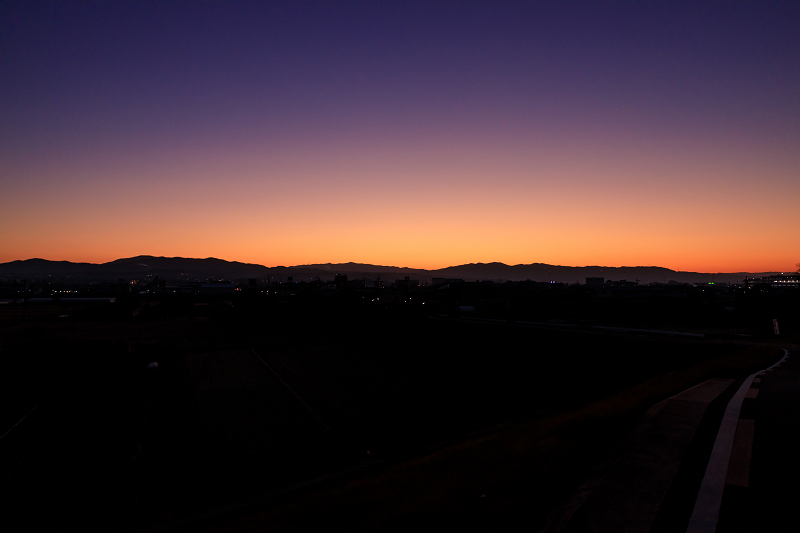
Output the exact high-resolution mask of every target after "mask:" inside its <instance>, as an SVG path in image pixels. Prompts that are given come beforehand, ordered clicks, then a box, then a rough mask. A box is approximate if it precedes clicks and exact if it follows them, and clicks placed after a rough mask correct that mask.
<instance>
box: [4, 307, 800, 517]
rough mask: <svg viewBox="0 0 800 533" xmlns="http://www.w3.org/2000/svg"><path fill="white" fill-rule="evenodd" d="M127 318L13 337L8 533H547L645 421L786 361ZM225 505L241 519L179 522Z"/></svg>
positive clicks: (444, 328) (399, 319) (275, 311)
mask: <svg viewBox="0 0 800 533" xmlns="http://www.w3.org/2000/svg"><path fill="white" fill-rule="evenodd" d="M118 303H119V304H120V305H119V306H117V308H114V309H112V311H109V309H110V308H102V307H91V308H89V307H87V308H85V309H77V310H76V309H73V310H71V311H70V312H69V313H61V311H55V312H56V313H61V314H69V315H70V316H69V317H64V318H62V319H59V318H58V316H56V315H54V313H52V312H51V313H49V314H48V313H47V312H42V311H39V312H38V314H36V313H30V312H29V313H28V315H27V316H26V317H25V318H21V317H19V316H18V315H17V316H6V319H5V320H4V321H3V322H2V323H1V324H0V328H2V329H0V339H2V343H1V344H0V357H2V363H3V366H4V371H3V372H2V377H0V380H2V383H0V387H2V391H3V392H2V394H3V398H2V399H3V402H2V405H3V409H2V410H0V423H1V424H2V425H0V428H2V431H3V432H4V433H5V432H6V431H7V430H9V428H11V427H12V426H13V425H14V424H15V423H17V422H18V421H20V420H21V419H23V417H25V418H24V419H23V420H22V422H19V424H18V425H17V426H16V427H14V428H13V429H11V430H10V431H8V433H7V434H6V435H5V436H4V437H3V438H2V439H0V491H2V498H1V499H0V500H1V501H2V503H0V513H2V521H3V523H4V525H5V526H7V527H4V529H5V530H9V531H15V530H40V529H42V528H48V529H54V528H55V529H61V528H65V527H67V526H74V525H75V524H80V525H81V528H82V529H84V530H104V531H105V530H119V529H125V528H129V527H133V526H138V525H144V524H159V523H161V524H163V523H169V522H170V521H175V520H177V522H175V524H177V525H180V524H183V525H182V526H181V527H183V528H184V529H185V530H194V529H197V528H201V527H202V528H207V529H208V530H226V531H227V530H233V529H260V528H261V527H262V526H264V524H265V523H269V524H270V525H271V526H272V527H273V528H274V529H289V528H294V527H301V528H311V527H315V526H317V525H320V524H325V523H328V522H329V521H330V520H340V521H343V522H347V523H350V524H351V525H353V526H354V528H356V529H359V528H361V529H386V528H392V527H393V526H398V527H404V528H405V527H414V526H415V525H417V524H420V523H423V522H427V521H431V520H432V521H434V522H436V521H439V520H443V521H445V522H447V523H448V524H451V525H452V524H453V523H459V522H461V523H463V525H466V526H469V525H473V526H474V525H476V524H484V525H486V524H487V520H488V521H489V522H488V523H491V524H495V525H498V524H503V523H511V522H512V521H514V520H516V519H517V518H519V517H520V516H524V517H526V518H527V519H528V520H530V522H531V525H532V526H533V527H535V526H536V524H537V523H538V524H541V523H543V521H544V519H545V518H546V516H547V513H548V512H549V510H550V509H551V508H552V507H553V506H554V505H555V504H557V503H558V500H559V498H562V497H564V496H565V495H566V494H567V493H568V492H569V490H571V489H572V488H573V487H574V486H575V484H577V483H578V482H579V480H580V478H581V476H582V475H583V474H585V472H586V471H587V469H589V468H591V466H592V464H594V463H596V462H597V461H599V460H601V459H602V457H603V454H604V453H605V451H607V450H608V449H610V447H611V446H613V444H614V442H616V440H618V439H619V438H620V437H621V436H622V435H624V434H625V432H626V431H628V430H629V429H630V427H632V425H633V424H635V422H636V420H638V417H639V416H641V414H642V413H643V412H644V410H646V409H647V407H649V405H651V404H652V403H655V402H656V401H659V400H660V399H663V398H664V397H666V396H668V395H671V394H674V393H675V392H677V391H678V390H682V389H683V388H686V387H688V386H691V385H693V384H694V383H697V382H699V381H702V380H703V379H707V378H708V377H725V376H730V377H740V376H742V375H746V374H747V373H749V372H750V371H752V369H756V368H762V367H763V366H765V365H764V364H763V363H764V362H765V361H767V360H770V359H771V358H774V353H773V352H774V350H772V349H764V348H758V347H757V346H753V345H752V342H749V343H746V344H742V343H741V341H737V340H735V338H734V337H731V336H730V332H729V331H728V330H726V333H725V334H724V335H716V337H714V336H711V337H710V338H709V337H706V338H681V337H675V336H665V335H638V334H634V335H631V334H617V333H613V332H601V331H593V330H591V328H590V327H588V328H587V327H578V328H575V327H565V326H559V325H558V323H553V324H551V325H550V326H547V327H533V326H525V325H520V324H510V323H507V317H506V316H503V317H502V318H501V320H500V321H499V322H480V321H476V320H466V319H464V318H463V317H459V316H458V314H451V315H450V316H449V317H436V316H429V315H427V314H425V313H422V312H419V308H414V311H413V312H410V311H405V310H403V309H398V308H397V306H395V307H386V308H381V307H370V308H368V309H365V308H361V307H358V305H355V304H353V302H348V301H345V302H343V303H339V304H337V305H327V304H326V305H325V306H319V305H315V304H308V303H306V304H303V303H300V304H295V303H282V304H277V303H275V302H273V303H271V304H269V305H267V306H260V304H259V302H258V301H254V300H253V299H252V298H249V299H239V300H233V301H226V300H223V299H221V298H210V299H209V298H205V299H202V300H191V299H187V298H183V299H172V300H170V299H163V300H161V301H150V302H148V301H145V302H143V304H144V305H142V304H140V303H138V302H134V303H131V302H124V301H123V302H118ZM153 304H156V305H153ZM197 304H200V305H197ZM112 305H113V304H112ZM537 305H540V306H541V305H544V304H537ZM553 305H555V304H553ZM544 307H546V306H544ZM544 307H543V308H544ZM556 307H558V306H557V305H556ZM131 311H137V312H135V313H132V312H131ZM31 314H33V316H31ZM132 314H135V315H136V316H131V315H132ZM559 315H561V316H563V313H561V312H559ZM629 315H630V316H631V317H633V316H636V313H629ZM543 316H544V315H543ZM723 316H724V314H723ZM742 316H747V315H746V314H744V313H743V314H742ZM481 317H483V318H490V317H491V313H488V312H487V313H483V314H482V315H481V316H479V317H478V318H481ZM533 318H536V317H533ZM545 318H546V317H545ZM630 320H631V319H630V318H629V320H627V321H626V322H625V323H624V324H622V325H630ZM789 323H791V322H789ZM635 325H638V326H642V325H647V324H646V323H644V322H642V321H641V320H639V321H638V322H637V323H636V324H635ZM679 325H680V324H679ZM728 329H730V328H728ZM756 329H757V328H756ZM693 331H696V329H695V330H693ZM746 331H747V332H748V333H747V334H748V335H753V334H754V331H753V329H752V328H750V329H747V330H746ZM759 331H760V330H759ZM755 333H756V334H758V331H756V332H755ZM747 339H748V340H749V341H759V338H758V337H754V338H753V337H748V338H747ZM759 342H760V341H759ZM152 361H157V362H158V369H157V370H147V368H146V366H147V364H148V363H150V362H152ZM770 362H771V361H770ZM759 365H761V366H759ZM31 409H33V410H32V411H31ZM26 415H27V416H26ZM587 439H590V441H588V442H587ZM367 452H369V453H367ZM353 469H355V470H353ZM346 471H349V473H346V474H341V472H346ZM330 476H333V477H330ZM320 477H323V478H326V477H327V478H328V479H327V480H326V481H322V482H319V483H314V484H311V485H307V486H305V487H303V488H300V489H296V490H293V491H290V492H288V493H282V492H281V491H282V490H283V489H285V488H286V487H290V486H295V485H296V484H298V483H303V482H305V481H307V480H312V479H317V478H320ZM275 494H282V495H278V496H275ZM481 494H488V495H489V496H488V498H482V499H481V498H480V495H481ZM499 494H502V497H499V496H497V495H499ZM332 502H337V503H335V504H334V503H332ZM243 504H247V505H246V506H245V507H241V505H243ZM225 506H232V507H235V508H238V510H234V511H231V512H229V513H227V514H221V515H216V516H215V517H213V518H210V519H207V520H205V521H200V522H191V521H190V522H186V520H188V519H190V518H191V517H194V516H197V515H198V514H199V513H200V514H202V513H204V512H208V511H209V510H212V511H213V510H218V509H222V508H224V507H225ZM299 509H302V511H299ZM265 513H266V514H265ZM265 516H268V517H269V518H264V517H265ZM259 517H261V518H259ZM456 517H458V518H457V519H456ZM454 520H455V522H454Z"/></svg>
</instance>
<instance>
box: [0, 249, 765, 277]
mask: <svg viewBox="0 0 800 533" xmlns="http://www.w3.org/2000/svg"><path fill="white" fill-rule="evenodd" d="M336 274H347V275H348V276H350V277H352V278H357V277H358V278H360V277H365V278H377V277H381V278H383V279H386V280H389V281H392V280H394V279H395V276H396V277H397V278H402V277H404V276H414V279H418V280H419V281H420V282H423V283H424V282H427V281H430V280H432V279H433V278H451V279H452V278H454V279H463V280H465V281H480V280H492V281H498V282H500V281H524V280H531V281H539V282H547V281H553V282H560V283H576V282H579V283H584V282H585V279H586V278H587V277H604V278H605V279H607V280H609V279H612V280H620V279H627V280H630V281H634V280H639V282H640V283H652V282H658V283H667V282H669V281H677V282H681V283H710V282H719V283H722V282H730V283H738V282H741V281H742V280H743V279H744V278H745V277H746V276H747V277H758V276H764V275H770V274H772V272H758V273H748V272H733V273H719V272H718V273H705V272H684V271H676V270H671V269H668V268H664V267H657V266H633V267H627V266H623V267H608V266H578V267H574V266H562V265H548V264H545V263H531V264H520V265H506V264H505V263H469V264H465V265H457V266H451V267H446V268H440V269H434V270H427V269H418V268H408V267H394V266H382V265H370V264H363V263H325V264H310V265H295V266H276V267H266V266H264V265H259V264H254V263H241V262H238V261H225V260H223V259H216V258H214V257H208V258H205V259H197V258H185V257H156V256H152V255H139V256H136V257H129V258H123V259H116V260H114V261H110V262H108V263H100V264H95V263H72V262H70V261H49V260H46V259H27V260H22V261H19V260H18V261H11V262H8V263H2V264H0V277H3V278H5V279H7V280H8V279H21V278H25V279H34V278H35V279H40V278H51V279H54V280H57V279H61V280H65V279H71V280H75V281H87V280H95V281H103V280H117V279H140V278H144V277H146V276H148V275H152V276H159V277H161V278H162V279H198V280H205V279H208V278H214V279H228V280H236V279H247V278H256V279H272V280H286V279H287V278H288V277H289V276H291V277H293V279H294V280H295V281H308V280H312V279H317V278H319V279H321V280H322V281H329V280H332V279H333V277H334V276H335V275H336Z"/></svg>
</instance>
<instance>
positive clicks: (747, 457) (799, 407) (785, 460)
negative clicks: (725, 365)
mask: <svg viewBox="0 0 800 533" xmlns="http://www.w3.org/2000/svg"><path fill="white" fill-rule="evenodd" d="M790 351H791V352H793V354H790V356H789V357H788V358H787V359H786V361H785V362H784V363H783V364H782V365H780V366H779V367H776V368H775V369H773V370H771V371H769V372H765V373H764V374H763V375H761V376H758V377H757V379H758V378H760V381H758V382H755V383H753V385H752V388H751V389H750V394H748V397H746V398H745V400H744V403H743V405H742V411H741V414H740V417H739V427H738V428H737V435H736V440H735V441H734V449H733V453H732V457H731V464H730V466H729V469H728V477H727V480H726V481H727V482H726V485H725V490H724V493H723V495H722V507H721V510H720V517H719V523H718V526H717V532H719V533H729V532H736V531H800V513H798V512H797V505H798V502H800V354H798V350H797V349H793V350H790Z"/></svg>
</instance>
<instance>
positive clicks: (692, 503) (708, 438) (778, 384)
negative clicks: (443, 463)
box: [542, 347, 800, 533]
mask: <svg viewBox="0 0 800 533" xmlns="http://www.w3.org/2000/svg"><path fill="white" fill-rule="evenodd" d="M789 351H790V352H791V351H794V352H795V353H797V347H790V349H789ZM798 481H800V356H795V358H794V359H793V358H792V357H791V356H787V357H786V358H785V359H784V360H783V362H782V363H781V364H779V365H778V366H775V367H773V368H771V369H770V370H767V371H764V372H761V373H759V374H758V375H756V376H750V377H749V378H747V379H742V378H740V379H738V380H732V379H729V380H721V379H716V380H708V381H706V382H704V383H701V384H700V385H698V386H696V387H693V388H691V389H688V390H686V391H684V392H682V393H680V394H678V395H676V396H673V397H672V398H669V399H668V400H665V401H664V402H661V403H660V404H657V405H656V406H654V407H653V408H652V409H651V410H650V412H649V413H648V414H647V416H646V418H645V420H644V421H643V423H642V424H641V425H640V426H639V427H638V428H637V429H636V431H635V432H634V433H633V434H632V435H630V437H629V438H628V439H626V440H625V442H623V443H622V444H621V445H620V447H619V449H618V450H617V451H616V453H615V454H612V457H611V458H610V459H609V461H608V462H607V463H606V464H605V465H603V466H602V467H600V468H599V469H598V470H597V471H595V472H594V473H593V475H592V476H590V477H589V478H588V479H587V481H586V482H585V483H584V484H583V485H582V486H581V487H580V488H579V489H578V490H577V491H576V492H575V493H574V494H573V495H572V497H571V498H570V499H569V500H568V501H567V502H566V503H565V504H564V505H563V506H562V507H561V508H559V509H558V510H556V512H555V513H553V515H551V517H550V519H549V520H548V522H547V524H546V525H545V527H544V528H543V529H542V532H547V533H557V532H558V533H560V532H576V533H577V532H630V533H634V532H635V533H667V532H675V533H684V532H687V531H694V532H702V533H714V532H715V531H716V532H717V533H729V532H737V531H800V514H798V513H797V512H796V505H797V502H798V501H800V483H798Z"/></svg>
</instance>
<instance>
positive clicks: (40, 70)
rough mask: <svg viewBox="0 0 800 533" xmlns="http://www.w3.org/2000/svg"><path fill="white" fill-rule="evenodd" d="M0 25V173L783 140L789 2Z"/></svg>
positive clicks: (501, 6)
mask: <svg viewBox="0 0 800 533" xmlns="http://www.w3.org/2000/svg"><path fill="white" fill-rule="evenodd" d="M0 13H2V19H1V21H0V24H1V26H0V32H2V33H0V74H2V79H3V81H2V92H0V102H1V104H0V105H1V106H2V107H1V109H2V119H1V120H2V122H0V127H1V128H2V130H1V131H2V144H3V145H4V146H5V147H6V148H5V150H4V152H5V154H4V155H5V157H14V155H13V154H9V153H8V151H7V150H9V149H12V148H13V149H14V151H15V152H16V150H21V151H22V152H23V153H29V151H36V152H39V151H40V150H41V149H42V147H43V146H44V145H46V146H47V147H49V149H51V150H56V151H59V150H60V149H69V148H74V147H75V146H76V145H77V146H80V145H81V144H83V143H92V144H93V145H94V146H97V145H98V144H99V145H101V146H102V145H108V144H115V143H120V142H121V143H130V144H131V145H133V146H141V145H145V146H146V145H149V144H151V143H153V144H159V143H165V142H166V143H172V142H175V139H174V136H182V137H188V138H197V139H208V140H212V139H214V140H219V141H223V140H224V139H226V138H227V139H232V138H233V139H239V137H241V136H247V135H252V134H254V133H256V132H257V134H259V135H266V136H268V137H270V136H279V137H282V138H286V136H289V137H290V138H292V139H295V140H303V139H308V138H315V137H323V138H325V137H339V136H342V135H356V136H361V135H368V136H371V135H378V136H385V135H388V136H390V137H392V136H397V135H399V136H402V135H406V134H410V135H419V134H422V135H426V134H431V135H433V136H437V135H441V134H447V133H452V134H454V135H457V134H458V130H459V128H464V127H470V128H474V129H480V128H481V127H487V128H501V129H508V130H510V131H514V130H515V129H525V128H529V127H530V124H531V123H532V122H533V123H536V124H538V125H539V126H540V127H548V128H555V130H561V129H566V130H568V131H573V130H574V129H575V128H580V127H581V126H584V127H591V124H592V123H595V122H598V121H607V122H608V121H610V123H611V124H614V123H626V124H628V125H629V127H630V128H632V130H633V131H636V130H637V129H642V130H644V129H647V128H651V129H653V128H654V129H655V130H656V132H657V133H660V132H663V133H664V134H666V135H670V134H681V133H682V132H688V131H695V132H697V131H698V130H699V131H701V132H703V133H705V134H719V133H721V132H722V130H724V126H728V127H729V128H730V130H732V131H734V130H740V129H742V128H751V129H753V130H756V131H755V132H754V133H757V134H758V135H766V136H780V135H787V134H788V135H791V136H792V137H793V138H794V139H793V140H797V132H798V109H797V105H796V102H797V92H798V79H800V72H799V71H800V68H799V67H798V56H799V55H800V53H799V52H798V50H800V30H798V28H800V17H799V16H798V13H800V9H799V8H798V3H796V2H792V3H786V4H783V5H781V4H776V3H766V2H745V3H731V2H710V3H709V2H689V3H679V2H620V3H613V2H611V3H610V2H394V3H390V2H272V3H269V2H249V3H241V2H142V1H137V2H56V3H52V2H3V5H2V11H0ZM765 118H768V119H769V120H768V121H766V120H764V119H765ZM765 124H769V128H766V129H765V126H764V125H765ZM709 129H711V130H712V131H708V130H709ZM441 130H444V131H441Z"/></svg>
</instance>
